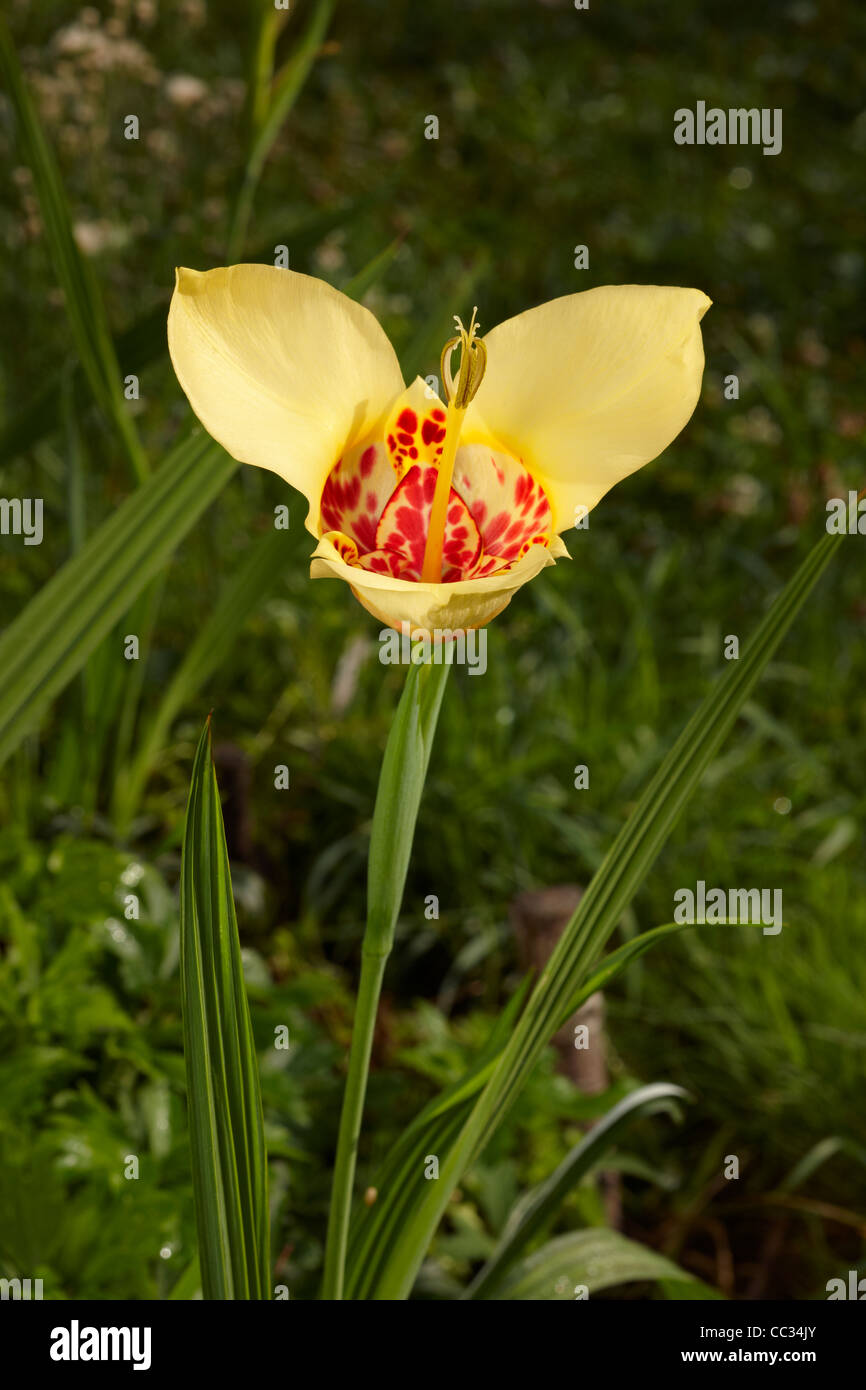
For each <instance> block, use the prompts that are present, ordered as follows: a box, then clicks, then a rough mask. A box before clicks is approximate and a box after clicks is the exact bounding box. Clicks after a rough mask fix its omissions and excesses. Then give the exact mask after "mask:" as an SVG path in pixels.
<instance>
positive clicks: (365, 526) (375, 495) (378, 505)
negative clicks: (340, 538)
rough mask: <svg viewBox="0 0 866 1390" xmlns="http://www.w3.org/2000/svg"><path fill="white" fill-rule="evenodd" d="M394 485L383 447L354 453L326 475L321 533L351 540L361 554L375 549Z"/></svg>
mask: <svg viewBox="0 0 866 1390" xmlns="http://www.w3.org/2000/svg"><path fill="white" fill-rule="evenodd" d="M396 485H397V477H396V474H395V472H394V467H393V464H392V463H391V460H390V458H389V456H388V451H387V449H386V448H385V446H384V444H381V443H380V444H368V445H367V446H366V447H365V448H356V449H354V450H353V451H352V452H351V453H349V454H347V455H346V456H345V457H344V458H342V459H340V460H339V461H338V462H337V464H336V465H335V466H334V467H333V468H332V469H331V472H330V473H329V474H328V478H327V481H326V483H325V486H324V489H323V491H322V504H321V506H322V527H323V529H324V530H325V531H341V532H342V533H343V534H344V535H347V536H351V538H352V539H353V540H354V541H357V544H358V548H359V550H361V551H365V550H373V549H375V546H376V527H377V525H378V523H379V518H380V516H381V515H382V512H383V511H384V509H385V504H386V503H387V501H388V498H389V497H390V496H391V493H392V492H393V491H394V488H395V487H396Z"/></svg>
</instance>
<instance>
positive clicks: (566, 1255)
mask: <svg viewBox="0 0 866 1390" xmlns="http://www.w3.org/2000/svg"><path fill="white" fill-rule="evenodd" d="M644 1280H652V1281H653V1282H655V1281H657V1280H673V1281H675V1282H676V1283H677V1284H680V1285H685V1284H692V1283H693V1284H695V1285H696V1286H698V1287H699V1288H700V1291H701V1292H700V1293H699V1294H698V1295H697V1296H698V1297H702V1298H707V1297H710V1298H713V1297H717V1295H715V1294H714V1293H713V1292H712V1291H711V1290H710V1289H708V1287H707V1285H706V1284H704V1283H703V1281H702V1280H700V1279H695V1278H693V1276H692V1275H690V1274H689V1273H688V1271H687V1270H684V1269H680V1267H679V1265H675V1264H674V1263H673V1261H672V1260H668V1259H666V1258H665V1256H664V1255H659V1254H658V1253H657V1252H656V1251H655V1250H648V1249H647V1248H646V1247H645V1246H643V1245H638V1244H637V1242H636V1241H633V1240H628V1239H627V1237H626V1236H622V1235H620V1233H619V1231H610V1230H608V1229H607V1227H606V1226H600V1227H597V1228H596V1227H593V1228H592V1229H590V1230H588V1231H573V1232H571V1233H570V1234H569V1235H567V1236H557V1237H556V1239H555V1240H551V1241H549V1242H548V1243H547V1245H543V1246H542V1247H541V1249H540V1250H536V1251H535V1252H534V1254H532V1255H529V1256H528V1257H527V1258H526V1259H525V1260H523V1261H522V1262H521V1263H520V1264H519V1265H516V1266H515V1268H514V1269H513V1270H512V1272H511V1274H510V1275H509V1277H508V1279H507V1280H506V1281H505V1283H504V1284H502V1285H501V1287H500V1288H499V1289H498V1290H497V1292H496V1293H495V1294H494V1295H493V1297H494V1299H499V1300H506V1299H507V1300H511V1301H513V1300H516V1301H518V1302H525V1301H528V1300H532V1301H535V1302H539V1301H542V1300H548V1299H552V1300H554V1301H555V1302H563V1301H565V1300H566V1299H574V1298H576V1297H577V1296H578V1295H577V1293H576V1290H579V1289H582V1288H585V1289H586V1290H587V1292H588V1293H589V1295H590V1297H591V1296H592V1294H594V1293H601V1292H602V1290H603V1289H612V1288H616V1287H617V1286H618V1285H620V1284H633V1283H636V1282H638V1281H639V1282H643V1281H644Z"/></svg>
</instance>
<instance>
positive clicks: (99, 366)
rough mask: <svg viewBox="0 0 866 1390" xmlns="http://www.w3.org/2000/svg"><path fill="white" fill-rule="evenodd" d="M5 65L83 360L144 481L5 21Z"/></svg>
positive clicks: (91, 282) (109, 348)
mask: <svg viewBox="0 0 866 1390" xmlns="http://www.w3.org/2000/svg"><path fill="white" fill-rule="evenodd" d="M0 70H2V72H3V76H4V77H5V79H6V86H7V89H8V92H9V96H10V98H11V101H12V106H13V109H14V111H15V116H16V119H17V122H18V128H19V132H20V136H21V140H22V144H23V146H24V150H25V153H26V157H27V159H28V160H29V162H30V165H31V168H32V170H33V178H34V181H35V184H36V191H37V193H38V195H39V206H40V209H41V212H42V220H43V222H44V225H45V236H46V240H47V242H48V246H49V249H50V252H51V257H52V260H53V262H54V268H55V271H56V274H57V278H58V281H59V282H60V286H61V288H62V290H63V294H64V300H65V304H66V313H67V316H68V318H69V324H70V327H71V329H72V333H73V337H74V339H75V344H76V347H77V350H78V355H79V357H80V359H81V365H82V367H83V369H84V372H85V375H86V376H87V380H88V382H89V384H90V389H91V391H92V392H93V395H94V397H95V399H96V401H97V403H98V404H99V406H100V407H101V408H102V410H103V411H104V412H105V414H106V416H107V417H108V418H109V419H110V420H111V421H112V423H113V424H114V426H115V428H116V429H117V432H118V435H119V436H120V439H121V441H122V443H123V446H124V448H125V450H126V453H127V456H128V458H129V461H130V463H131V464H132V468H133V472H134V475H135V477H136V478H137V479H138V480H139V481H141V480H142V479H143V478H145V477H146V476H147V474H148V472H149V468H148V464H147V459H146V458H145V455H144V452H143V450H142V447H141V444H140V442H139V439H138V433H137V431H136V428H135V424H134V422H133V419H132V416H131V415H130V413H129V410H128V408H127V403H126V401H125V400H124V397H123V386H122V377H121V371H120V367H119V365H118V361H117V358H116V356H115V353H114V343H113V341H112V338H111V333H110V331H109V327H108V319H107V316H106V313H105V306H104V304H103V302H102V295H101V294H100V291H99V286H98V284H97V281H96V277H95V275H94V274H93V271H92V268H91V266H90V263H89V262H88V261H87V259H86V258H85V257H84V256H83V255H82V254H81V252H80V251H79V249H78V246H77V244H76V241H75V237H74V236H73V233H72V218H71V216H70V212H69V204H68V202H67V200H66V193H65V191H64V188H63V181H62V179H61V178H60V173H59V171H58V168H57V164H56V162H55V159H54V154H53V152H52V150H51V147H50V145H49V144H48V141H47V139H46V138H45V133H44V131H43V129H42V125H41V122H40V120H39V116H38V114H37V111H36V107H35V105H34V103H33V100H32V98H31V96H30V93H29V92H28V90H27V84H26V83H25V81H24V78H23V75H22V73H21V67H20V65H19V62H18V55H17V53H16V52H15V46H14V44H13V43H12V40H11V38H10V37H9V32H8V30H7V28H6V26H5V24H4V23H3V21H2V20H0Z"/></svg>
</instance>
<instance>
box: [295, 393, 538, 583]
mask: <svg viewBox="0 0 866 1390" xmlns="http://www.w3.org/2000/svg"><path fill="white" fill-rule="evenodd" d="M444 426H445V411H444V409H443V408H442V406H441V405H440V404H439V402H438V401H437V402H436V403H435V404H433V405H431V406H430V407H428V408H427V410H426V411H419V410H417V409H413V408H412V407H410V406H407V405H405V404H403V405H402V407H401V408H400V409H399V410H396V411H395V412H394V418H393V419H392V420H389V422H388V427H387V429H386V432H385V438H384V439H383V440H382V441H381V442H376V443H372V444H367V445H366V446H364V447H363V448H361V447H359V448H356V449H354V450H351V451H350V452H348V453H347V454H346V455H344V457H343V458H341V459H340V460H338V462H337V463H336V464H335V466H334V467H333V468H332V470H331V472H330V474H329V475H328V478H327V481H326V483H325V487H324V490H323V492H322V502H321V527H322V534H323V535H324V536H326V537H327V539H328V540H330V541H331V542H332V543H333V545H334V546H335V547H336V549H337V550H338V551H339V553H340V556H341V558H342V559H343V560H345V561H346V562H347V563H348V564H350V565H355V566H358V567H360V568H361V569H366V570H371V571H373V572H375V573H379V574H387V575H390V576H391V577H392V578H395V579H408V580H414V581H416V582H417V581H418V580H419V579H420V578H421V567H422V564H423V560H424V547H425V543H426V539H427V530H428V527H429V523H430V509H431V506H432V503H433V494H434V492H435V489H436V477H437V472H438V466H437V461H438V457H439V455H440V454H441V452H442V445H443V441H444V438H445V428H444ZM552 523H553V518H552V515H551V510H550V504H549V503H548V500H547V497H546V496H545V494H544V491H543V490H542V488H541V486H540V485H539V483H537V482H536V480H535V479H534V478H533V477H532V475H531V474H530V473H529V472H528V470H527V469H526V468H525V467H524V465H523V464H522V463H521V462H520V461H519V460H518V459H516V458H513V457H512V456H511V455H510V454H505V453H502V452H500V451H496V450H491V449H489V448H487V447H486V446H483V445H481V444H463V445H461V446H460V447H459V448H458V450H457V456H456V460H455V464H454V475H453V480H452V487H451V492H450V496H449V499H448V511H447V517H446V523H445V540H444V545H443V550H442V581H443V583H454V582H455V581H457V580H461V579H483V578H487V577H488V576H491V575H496V574H501V573H503V572H504V571H506V570H509V569H511V567H512V566H513V565H514V564H515V563H516V562H517V561H518V560H519V559H521V557H522V556H523V555H525V554H526V552H527V550H528V549H529V548H530V546H532V545H547V544H549V542H550V538H551V532H552Z"/></svg>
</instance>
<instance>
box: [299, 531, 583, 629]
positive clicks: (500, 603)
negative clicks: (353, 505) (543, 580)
mask: <svg viewBox="0 0 866 1390" xmlns="http://www.w3.org/2000/svg"><path fill="white" fill-rule="evenodd" d="M567 554H568V551H567V550H566V548H565V546H564V545H563V543H562V541H561V540H560V539H559V537H558V536H555V537H554V538H553V543H552V545H551V546H550V548H549V549H548V547H547V546H545V545H533V546H531V547H530V549H529V550H528V551H527V552H526V554H525V555H524V556H523V558H522V559H520V560H518V561H517V562H516V563H515V564H514V565H513V566H512V568H511V569H510V570H507V571H506V572H505V573H504V574H500V575H491V576H490V577H489V578H488V579H462V580H460V581H458V582H457V583H454V584H424V583H417V584H416V583H414V582H413V581H412V580H408V579H391V578H390V577H389V576H388V575H384V574H375V573H373V572H371V571H370V570H364V569H359V568H357V566H355V565H348V564H346V563H345V561H344V560H343V559H342V557H341V555H340V552H339V551H338V550H337V548H336V546H334V544H333V543H332V542H331V541H330V540H329V539H328V537H327V536H323V537H322V539H321V540H320V541H319V544H318V546H317V547H316V550H315V552H314V554H313V558H312V563H311V565H310V574H311V576H312V577H313V579H324V578H328V577H333V578H336V579H345V580H346V582H347V583H348V584H350V585H351V587H352V591H353V593H354V595H355V597H356V598H357V599H358V602H359V603H361V604H363V606H364V607H365V608H366V609H367V611H368V612H369V613H372V614H373V616H374V617H375V618H378V619H379V620H380V622H383V623H385V624H386V625H387V626H388V627H393V628H396V629H397V630H398V631H399V629H400V625H401V623H408V624H409V627H410V631H412V632H416V631H419V630H420V631H422V632H430V633H432V632H434V631H437V630H438V631H439V632H442V631H452V632H458V631H464V630H466V629H468V628H474V627H484V626H485V625H486V624H487V623H489V622H490V620H491V619H492V618H495V617H496V615H497V613H501V612H502V610H503V608H505V607H507V605H508V604H509V603H510V602H511V599H512V598H513V596H514V594H515V593H516V591H517V590H518V589H519V588H521V586H522V585H524V584H526V583H528V581H529V580H530V579H534V578H535V576H536V575H537V574H538V573H539V571H540V570H542V569H544V567H545V566H546V565H552V564H554V563H555V560H556V558H558V557H560V556H563V555H567Z"/></svg>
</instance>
